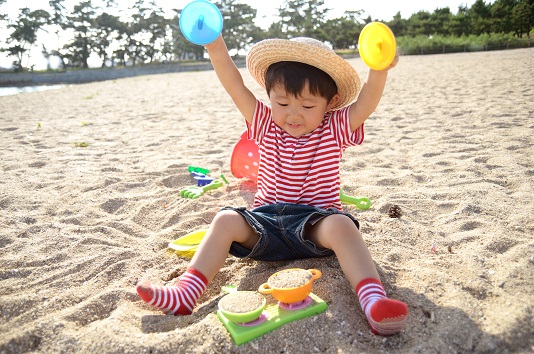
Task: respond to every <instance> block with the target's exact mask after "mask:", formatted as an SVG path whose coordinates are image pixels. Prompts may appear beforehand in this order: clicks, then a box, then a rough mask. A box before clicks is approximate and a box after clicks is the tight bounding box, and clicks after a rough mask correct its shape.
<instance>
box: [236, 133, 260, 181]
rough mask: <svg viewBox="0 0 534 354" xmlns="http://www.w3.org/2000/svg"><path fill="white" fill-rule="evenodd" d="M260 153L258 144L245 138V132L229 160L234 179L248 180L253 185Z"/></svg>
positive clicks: (256, 176) (256, 177)
mask: <svg viewBox="0 0 534 354" xmlns="http://www.w3.org/2000/svg"><path fill="white" fill-rule="evenodd" d="M259 161H260V153H259V149H258V144H256V142H255V141H254V140H251V139H248V138H247V132H246V131H245V132H244V133H243V134H241V137H240V138H239V140H238V141H237V143H236V144H235V146H234V150H233V151H232V158H231V159H230V171H231V172H232V174H233V175H234V176H235V177H236V178H248V179H250V180H251V181H253V182H254V183H256V181H257V179H258V168H259Z"/></svg>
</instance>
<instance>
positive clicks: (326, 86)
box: [265, 61, 337, 102]
mask: <svg viewBox="0 0 534 354" xmlns="http://www.w3.org/2000/svg"><path fill="white" fill-rule="evenodd" d="M306 83H308V87H309V90H310V93H311V94H312V95H316V96H320V97H323V98H325V99H326V100H327V101H328V102H330V100H331V99H332V98H333V97H334V96H335V95H336V93H337V85H336V83H335V81H334V80H333V79H332V77H330V75H328V74H327V73H325V72H324V71H322V70H321V69H318V68H316V67H315V66H311V65H308V64H304V63H299V62H294V61H281V62H278V63H274V64H272V65H271V66H269V68H268V69H267V72H266V74H265V89H266V90H267V95H269V94H270V92H271V90H272V89H273V87H274V86H276V85H281V86H282V87H283V88H284V89H285V90H286V92H287V93H288V94H290V95H292V96H294V97H298V96H300V94H301V93H302V90H304V86H305V85H306Z"/></svg>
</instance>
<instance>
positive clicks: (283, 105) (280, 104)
mask: <svg viewBox="0 0 534 354" xmlns="http://www.w3.org/2000/svg"><path fill="white" fill-rule="evenodd" d="M278 105H279V106H281V107H287V106H288V104H287V103H280V102H278Z"/></svg>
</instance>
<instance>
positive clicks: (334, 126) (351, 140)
mask: <svg viewBox="0 0 534 354" xmlns="http://www.w3.org/2000/svg"><path fill="white" fill-rule="evenodd" d="M349 110H350V106H347V107H343V108H341V109H339V110H337V111H333V112H331V116H330V119H329V122H330V129H331V131H332V133H333V135H334V138H335V140H336V141H337V142H338V144H339V146H340V147H341V148H342V149H343V150H344V149H346V148H347V147H349V146H354V145H361V144H362V143H363V139H364V124H363V123H362V125H360V126H359V127H358V128H357V129H356V130H355V131H353V132H351V130H350V117H349Z"/></svg>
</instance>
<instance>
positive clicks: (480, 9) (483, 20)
mask: <svg viewBox="0 0 534 354" xmlns="http://www.w3.org/2000/svg"><path fill="white" fill-rule="evenodd" d="M468 13H469V16H470V21H471V26H472V27H471V29H472V32H473V34H476V35H480V34H483V33H487V34H489V33H491V5H487V4H486V3H485V2H484V0H477V1H475V3H474V4H473V6H471V8H470V9H469V11H468Z"/></svg>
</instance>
